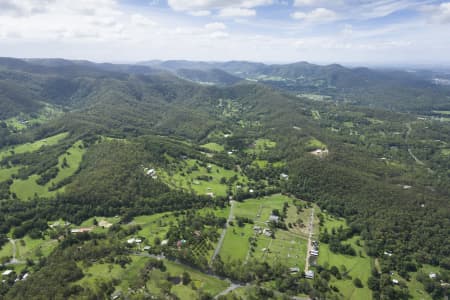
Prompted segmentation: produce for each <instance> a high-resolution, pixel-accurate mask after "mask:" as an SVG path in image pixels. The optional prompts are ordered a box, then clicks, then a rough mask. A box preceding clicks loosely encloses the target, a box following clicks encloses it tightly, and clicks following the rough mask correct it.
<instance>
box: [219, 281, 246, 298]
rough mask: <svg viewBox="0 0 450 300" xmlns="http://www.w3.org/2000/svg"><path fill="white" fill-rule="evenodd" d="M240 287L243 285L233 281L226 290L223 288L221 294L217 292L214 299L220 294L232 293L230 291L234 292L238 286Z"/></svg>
mask: <svg viewBox="0 0 450 300" xmlns="http://www.w3.org/2000/svg"><path fill="white" fill-rule="evenodd" d="M240 287H243V285H240V284H235V283H232V284H231V285H230V286H229V287H228V288H227V289H226V290H223V291H222V292H220V293H219V294H217V295H216V296H215V297H214V299H217V298H219V297H220V296H225V295H226V294H228V293H230V292H232V291H234V290H235V289H238V288H240Z"/></svg>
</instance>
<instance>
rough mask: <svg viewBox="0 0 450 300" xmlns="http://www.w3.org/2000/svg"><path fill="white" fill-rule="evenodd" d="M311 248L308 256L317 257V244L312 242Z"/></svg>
mask: <svg viewBox="0 0 450 300" xmlns="http://www.w3.org/2000/svg"><path fill="white" fill-rule="evenodd" d="M311 246H312V249H311V250H309V254H310V255H311V256H319V242H317V241H312V242H311Z"/></svg>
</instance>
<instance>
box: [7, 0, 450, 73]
mask: <svg viewBox="0 0 450 300" xmlns="http://www.w3.org/2000/svg"><path fill="white" fill-rule="evenodd" d="M0 56H8V57H23V58H49V57H58V58H67V59H87V60H92V61H97V62H106V61H108V62H138V61H147V60H153V59H160V60H168V59H187V60H202V61H227V60H249V61H261V62H267V63H288V62H294V61H309V62H314V63H343V64H360V65H402V64H403V65H450V2H446V1H433V0H398V1H393V0H372V1H370V0H334V1H325V0H226V1H225V0H0Z"/></svg>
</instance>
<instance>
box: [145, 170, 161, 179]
mask: <svg viewBox="0 0 450 300" xmlns="http://www.w3.org/2000/svg"><path fill="white" fill-rule="evenodd" d="M144 172H145V175H147V176H150V177H152V178H153V179H157V178H158V176H157V174H156V170H155V169H153V168H144Z"/></svg>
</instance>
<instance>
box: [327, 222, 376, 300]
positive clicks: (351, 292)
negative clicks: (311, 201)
mask: <svg viewBox="0 0 450 300" xmlns="http://www.w3.org/2000/svg"><path fill="white" fill-rule="evenodd" d="M324 216H325V223H324V226H323V227H322V228H321V231H323V230H324V229H325V228H326V229H327V230H328V232H329V233H330V232H331V230H332V229H333V228H335V229H337V228H339V227H340V226H342V227H343V228H346V227H347V225H346V222H345V220H344V219H339V218H334V217H332V216H330V215H328V214H324ZM358 239H360V237H359V236H354V237H353V238H351V239H349V240H347V241H344V242H343V243H344V244H350V245H352V247H353V248H354V249H355V250H356V253H361V254H362V256H359V255H358V254H357V255H356V256H349V255H342V254H337V253H333V252H331V250H330V248H329V246H328V245H327V244H323V243H322V244H320V254H319V259H318V263H319V265H322V266H323V265H324V264H325V263H327V264H328V265H329V267H331V266H336V267H338V268H339V269H341V268H342V266H345V268H346V270H347V272H348V274H349V275H350V276H351V277H352V279H343V280H337V279H335V278H333V279H332V280H331V283H332V284H333V285H335V286H336V287H337V288H338V289H339V291H340V293H341V294H342V295H343V298H344V299H355V300H357V299H371V298H372V292H371V291H370V289H369V288H368V287H367V279H368V278H369V277H370V275H371V269H372V259H371V258H370V257H369V256H367V254H366V253H365V251H364V249H363V247H361V246H358V245H357V244H356V241H357V240H358ZM361 245H362V243H361ZM355 278H359V279H360V280H361V281H362V283H363V285H364V287H363V288H356V287H355V285H354V284H353V279H355Z"/></svg>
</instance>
